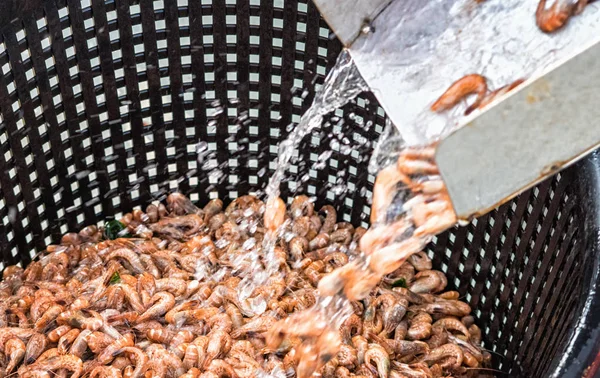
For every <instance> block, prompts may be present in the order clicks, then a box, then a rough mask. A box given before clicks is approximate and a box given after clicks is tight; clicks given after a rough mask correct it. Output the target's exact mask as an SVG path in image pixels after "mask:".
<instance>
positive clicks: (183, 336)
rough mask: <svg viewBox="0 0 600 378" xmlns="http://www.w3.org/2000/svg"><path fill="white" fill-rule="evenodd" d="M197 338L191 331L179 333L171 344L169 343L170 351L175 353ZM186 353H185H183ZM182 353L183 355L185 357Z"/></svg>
mask: <svg viewBox="0 0 600 378" xmlns="http://www.w3.org/2000/svg"><path fill="white" fill-rule="evenodd" d="M194 338H195V336H194V334H193V333H192V332H190V331H179V332H177V333H176V334H175V336H173V338H172V339H171V342H170V343H169V351H170V352H172V353H175V352H174V351H175V349H177V347H178V346H180V345H181V344H185V343H189V342H191V341H192V340H194ZM183 353H185V351H184V352H183ZM183 353H182V355H183Z"/></svg>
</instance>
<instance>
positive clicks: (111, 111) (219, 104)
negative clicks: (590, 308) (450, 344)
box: [0, 0, 584, 377]
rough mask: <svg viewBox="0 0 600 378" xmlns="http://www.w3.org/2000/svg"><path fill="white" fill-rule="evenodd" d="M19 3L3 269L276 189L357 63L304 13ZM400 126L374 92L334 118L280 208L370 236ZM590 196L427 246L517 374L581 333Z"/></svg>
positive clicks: (534, 193)
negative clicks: (371, 203) (115, 227)
mask: <svg viewBox="0 0 600 378" xmlns="http://www.w3.org/2000/svg"><path fill="white" fill-rule="evenodd" d="M3 2H4V3H6V4H8V5H6V7H7V8H6V9H8V11H7V12H0V252H1V254H2V264H1V266H2V267H3V266H5V265H8V264H15V263H22V264H24V265H26V264H27V263H29V262H30V261H31V258H32V257H33V256H34V254H35V253H36V252H37V251H40V250H42V249H43V248H44V246H45V245H47V244H49V243H51V242H53V241H56V240H57V239H58V238H60V236H61V235H62V234H63V233H65V232H67V230H77V229H78V228H81V227H83V226H84V225H87V224H90V223H97V222H101V221H102V220H103V219H105V218H112V217H118V216H119V215H120V214H121V213H123V212H127V211H129V210H131V209H132V208H133V207H136V206H145V205H146V204H147V203H149V202H150V201H151V200H153V199H161V198H163V197H164V195H165V193H167V192H169V191H172V190H175V189H177V190H179V191H182V192H184V193H186V194H189V195H190V196H191V198H192V199H193V200H194V201H198V202H199V203H204V202H206V201H207V200H208V199H209V198H216V197H219V198H222V199H225V200H226V201H227V200H228V199H231V198H234V197H236V196H238V195H240V194H245V193H248V192H258V191H260V190H261V189H263V188H264V187H265V185H266V183H267V180H268V178H269V173H270V172H271V171H272V170H273V168H274V164H275V160H276V157H277V144H278V143H279V142H280V141H281V140H283V139H284V138H285V137H286V136H287V134H288V131H289V129H288V127H287V126H288V125H289V124H290V123H297V122H298V121H299V119H300V116H301V114H302V113H303V112H304V111H305V110H306V108H307V107H308V105H309V104H310V103H311V102H312V99H313V97H314V93H315V88H317V87H318V86H319V84H320V83H322V81H323V78H324V75H325V73H326V72H327V71H328V70H329V69H330V68H331V67H332V65H333V64H334V62H335V58H336V56H337V54H338V53H339V51H340V49H341V46H340V43H339V42H338V41H337V40H336V39H335V38H333V37H332V35H331V32H330V30H329V29H328V28H327V25H326V24H325V23H324V21H323V20H322V19H321V18H320V16H319V13H318V11H317V10H316V8H315V7H314V6H313V5H312V3H308V2H307V1H305V0H285V2H284V1H283V0H280V1H273V0H260V1H259V0H215V1H207V0H194V1H192V0H173V1H161V0H159V1H151V0H119V1H114V0H105V1H101V0H98V1H96V0H93V1H92V0H26V1H24V0H14V1H13V0H7V1H3ZM3 2H2V1H0V3H3ZM7 15H10V17H9V16H7ZM384 117H385V115H384V113H383V111H382V109H381V108H380V107H379V106H378V104H377V102H376V101H375V100H374V98H373V97H372V96H371V95H363V96H360V97H359V98H358V99H357V100H356V101H355V102H354V103H352V104H349V105H347V106H346V107H344V108H343V109H340V110H338V111H336V112H335V114H332V115H330V117H329V118H328V122H327V124H326V125H325V126H324V127H323V128H322V129H321V130H320V131H318V132H315V133H313V134H312V135H311V136H309V137H308V138H306V140H305V141H304V142H303V145H302V146H301V148H300V150H299V151H300V152H299V156H298V159H297V161H295V162H294V164H292V167H291V168H290V172H289V175H288V177H289V180H287V181H286V182H284V184H283V185H282V196H284V197H288V196H291V195H293V194H296V193H307V194H309V195H315V196H317V197H318V201H319V202H321V203H325V202H327V203H332V204H333V205H334V206H335V207H336V208H337V209H338V214H339V217H340V219H343V220H346V221H351V222H353V223H354V224H356V225H359V224H362V225H366V224H365V223H364V222H365V220H366V219H367V218H368V214H369V211H368V199H369V198H370V195H371V188H372V182H373V177H370V176H369V175H368V174H367V168H366V167H367V161H368V158H369V155H370V152H371V149H372V147H371V146H372V142H373V141H375V140H376V138H377V136H378V135H379V133H381V131H382V126H383V124H384ZM343 189H347V190H343ZM576 192H577V181H576V180H574V172H573V171H568V172H566V173H564V174H563V175H562V176H559V177H556V178H555V179H554V180H553V181H548V182H545V183H542V184H541V185H540V186H538V187H537V188H535V189H532V190H531V191H529V192H527V193H525V194H523V195H521V196H520V197H519V198H518V199H516V200H515V201H512V202H511V203H508V204H506V205H504V206H502V207H501V208H500V209H498V210H496V211H494V212H492V213H491V214H488V215H486V216H484V217H481V218H479V219H477V220H476V221H474V222H473V223H472V224H470V225H469V226H467V227H461V228H456V229H453V230H451V231H449V232H447V233H445V234H442V235H440V236H439V237H438V238H437V239H436V240H435V241H434V242H433V243H432V244H431V245H430V247H429V252H430V253H431V254H432V256H433V257H434V263H435V266H436V267H437V268H439V269H442V270H444V271H446V272H447V273H448V276H449V278H450V284H451V285H452V286H455V287H456V288H457V289H458V290H459V291H460V292H461V294H462V295H464V296H466V299H467V300H468V301H469V302H470V303H471V305H472V306H473V308H474V310H475V314H476V315H477V317H478V319H479V320H478V324H479V325H480V326H481V327H482V329H483V330H484V338H485V347H486V348H488V349H490V350H492V351H494V352H496V354H497V355H496V367H497V368H499V369H501V370H503V371H505V372H508V373H510V375H511V376H518V375H522V376H529V377H537V376H543V374H544V371H545V369H547V367H548V365H549V363H550V361H552V360H553V359H555V358H556V356H558V355H559V354H560V351H561V347H562V344H564V341H565V340H566V336H567V335H568V334H569V331H570V329H571V327H572V324H573V320H574V316H575V315H576V314H575V309H576V306H577V305H578V304H579V303H578V296H577V293H580V292H582V290H583V289H584V288H582V285H581V281H580V280H579V279H578V278H577V277H579V276H581V274H580V273H581V271H582V269H583V266H584V264H583V256H584V254H583V253H582V252H583V251H582V250H581V245H580V244H581V243H580V242H579V240H580V239H581V235H580V234H581V232H580V231H579V228H578V226H579V224H580V222H579V218H580V214H581V209H580V208H579V207H578V206H577V196H576V194H575V193H576ZM434 252H435V253H434ZM461 252H462V253H461Z"/></svg>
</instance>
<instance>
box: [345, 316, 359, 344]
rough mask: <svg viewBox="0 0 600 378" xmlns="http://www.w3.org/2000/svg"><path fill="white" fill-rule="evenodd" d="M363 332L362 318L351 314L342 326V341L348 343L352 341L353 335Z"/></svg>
mask: <svg viewBox="0 0 600 378" xmlns="http://www.w3.org/2000/svg"><path fill="white" fill-rule="evenodd" d="M362 333H363V322H362V319H361V318H360V317H359V316H358V315H356V314H352V315H350V316H349V317H348V318H347V319H346V320H345V321H344V323H343V324H342V326H341V327H340V334H341V336H342V341H343V342H344V343H346V344H349V343H351V342H352V337H354V336H355V335H362Z"/></svg>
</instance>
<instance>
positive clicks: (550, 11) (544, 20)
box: [535, 0, 588, 33]
mask: <svg viewBox="0 0 600 378" xmlns="http://www.w3.org/2000/svg"><path fill="white" fill-rule="evenodd" d="M587 3H588V0H579V1H577V2H575V3H573V2H570V1H567V0H555V1H554V3H552V5H551V6H550V7H548V8H546V0H540V2H539V3H538V6H537V9H536V11H535V21H536V23H537V25H538V27H539V28H540V30H541V31H543V32H544V33H552V32H555V31H557V30H558V29H560V28H562V27H563V26H565V24H566V23H567V21H568V20H569V18H570V17H571V16H573V15H574V14H579V13H581V12H582V11H583V8H585V6H586V5H587Z"/></svg>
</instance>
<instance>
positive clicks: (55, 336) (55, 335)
mask: <svg viewBox="0 0 600 378" xmlns="http://www.w3.org/2000/svg"><path fill="white" fill-rule="evenodd" d="M70 330H71V326H70V325H67V324H65V325H61V326H58V327H56V328H54V329H53V330H52V331H50V332H49V333H48V340H50V341H51V342H53V343H56V342H58V340H59V339H60V338H61V337H62V336H63V335H64V334H65V333H67V332H69V331H70Z"/></svg>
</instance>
